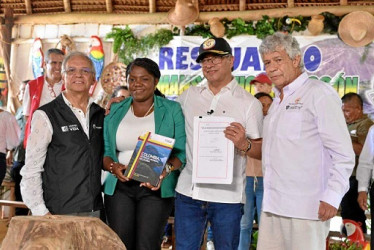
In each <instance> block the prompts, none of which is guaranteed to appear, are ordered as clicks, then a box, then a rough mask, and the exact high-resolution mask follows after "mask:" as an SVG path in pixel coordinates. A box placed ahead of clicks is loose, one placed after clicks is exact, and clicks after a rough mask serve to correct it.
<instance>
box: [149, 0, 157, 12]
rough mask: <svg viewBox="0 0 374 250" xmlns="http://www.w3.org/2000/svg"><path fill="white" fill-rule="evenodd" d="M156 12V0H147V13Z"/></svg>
mask: <svg viewBox="0 0 374 250" xmlns="http://www.w3.org/2000/svg"><path fill="white" fill-rule="evenodd" d="M155 12H156V0H149V13H155Z"/></svg>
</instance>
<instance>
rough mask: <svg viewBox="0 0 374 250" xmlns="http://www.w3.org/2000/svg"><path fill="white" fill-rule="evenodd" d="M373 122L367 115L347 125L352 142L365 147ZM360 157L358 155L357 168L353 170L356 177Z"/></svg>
mask: <svg viewBox="0 0 374 250" xmlns="http://www.w3.org/2000/svg"><path fill="white" fill-rule="evenodd" d="M373 124H374V123H373V121H372V120H370V118H369V117H368V116H367V115H363V116H362V117H361V118H360V119H358V120H356V121H354V122H352V123H350V124H347V126H348V131H349V134H350V135H351V140H352V142H357V143H359V144H361V145H364V143H365V139H366V136H367V134H368V132H369V129H370V127H371V125H373ZM359 157H360V155H356V162H355V168H354V169H353V173H352V175H353V176H356V169H357V165H358V159H359Z"/></svg>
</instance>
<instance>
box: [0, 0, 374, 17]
mask: <svg viewBox="0 0 374 250" xmlns="http://www.w3.org/2000/svg"><path fill="white" fill-rule="evenodd" d="M175 2H176V0H154V4H155V7H156V8H155V12H168V11H169V10H170V9H171V8H172V7H173V6H174V5H175ZM241 3H244V9H242V10H263V9H275V8H287V7H311V6H319V7H321V6H340V5H348V6H365V5H366V6H370V5H371V6H374V1H373V0H292V1H290V0H244V1H241V0H199V1H198V5H199V9H200V12H212V11H239V10H240V8H239V5H240V4H241ZM151 4H152V0H150V1H148V0H2V1H1V3H0V9H1V13H0V14H3V13H4V9H5V8H12V9H13V11H14V14H15V15H30V14H57V13H59V14H60V13H117V14H124V13H127V14H135V13H150V12H151V11H150V6H151ZM292 5H293V6H292Z"/></svg>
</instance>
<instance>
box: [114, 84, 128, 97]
mask: <svg viewBox="0 0 374 250" xmlns="http://www.w3.org/2000/svg"><path fill="white" fill-rule="evenodd" d="M122 89H124V90H129V88H128V87H127V86H123V85H118V86H117V87H115V88H114V89H113V94H112V95H111V97H110V98H113V97H116V96H117V93H118V92H119V91H120V90H122Z"/></svg>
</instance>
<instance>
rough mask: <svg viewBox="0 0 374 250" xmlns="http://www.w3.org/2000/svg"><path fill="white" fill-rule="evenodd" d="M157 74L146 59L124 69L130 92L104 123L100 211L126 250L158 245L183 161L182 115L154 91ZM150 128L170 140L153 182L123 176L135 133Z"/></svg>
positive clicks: (157, 71) (114, 104) (131, 151)
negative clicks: (168, 151) (166, 156)
mask: <svg viewBox="0 0 374 250" xmlns="http://www.w3.org/2000/svg"><path fill="white" fill-rule="evenodd" d="M160 76H161V73H160V70H159V68H158V65H157V64H156V63H155V62H154V61H152V60H151V59H148V58H137V59H135V60H134V61H133V62H131V63H130V64H129V65H128V66H127V69H126V78H127V83H128V85H129V91H130V93H131V96H130V97H129V98H126V99H125V100H123V101H122V102H119V103H113V104H111V107H110V113H109V115H107V117H106V118H105V124H104V141H105V153H104V169H105V170H107V171H108V172H110V174H109V175H108V176H107V178H106V180H105V182H104V194H105V195H104V200H105V210H106V215H107V219H108V224H109V226H110V227H111V228H112V229H113V230H114V231H115V232H116V233H117V234H118V235H119V237H120V238H121V240H122V241H123V242H124V244H125V245H126V248H127V249H129V250H133V249H134V250H135V249H160V246H161V241H162V236H163V232H164V228H165V225H166V223H167V220H168V217H169V215H170V213H171V210H172V207H173V203H174V195H175V193H174V188H175V185H176V183H177V179H178V176H179V171H180V168H181V167H182V166H183V165H184V162H185V144H186V135H185V128H184V116H183V113H182V109H181V107H180V105H179V103H177V102H173V101H170V100H167V99H166V98H163V97H160V96H158V95H156V91H155V90H157V89H156V86H157V83H158V81H159V79H160ZM145 132H151V133H156V134H160V135H163V136H167V137H170V138H174V139H175V144H174V148H173V150H172V152H171V156H170V158H169V159H168V161H167V164H166V167H165V169H164V171H163V172H162V174H161V176H160V183H159V184H158V186H156V187H154V186H151V185H150V184H149V183H140V184H139V182H137V181H135V180H131V179H129V178H127V177H125V176H124V174H123V172H124V171H125V170H126V168H127V165H128V163H129V160H130V158H131V156H132V153H133V151H134V148H135V145H136V144H137V141H138V137H139V136H140V135H142V134H144V133H145Z"/></svg>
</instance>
